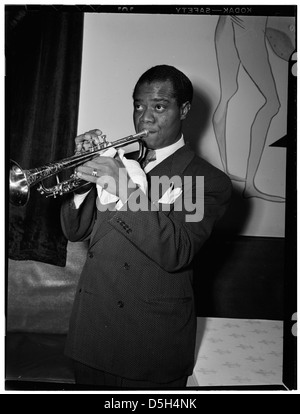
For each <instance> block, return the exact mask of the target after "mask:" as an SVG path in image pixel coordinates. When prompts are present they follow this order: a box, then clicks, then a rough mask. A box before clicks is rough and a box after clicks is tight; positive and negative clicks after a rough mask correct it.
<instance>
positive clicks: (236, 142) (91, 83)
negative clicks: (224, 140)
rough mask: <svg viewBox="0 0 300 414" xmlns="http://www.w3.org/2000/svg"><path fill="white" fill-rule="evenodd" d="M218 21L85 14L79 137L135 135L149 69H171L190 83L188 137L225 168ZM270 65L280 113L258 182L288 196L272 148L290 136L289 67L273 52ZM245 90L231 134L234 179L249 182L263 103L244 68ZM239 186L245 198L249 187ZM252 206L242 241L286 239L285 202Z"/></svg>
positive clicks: (279, 157) (281, 155) (236, 102)
mask: <svg viewBox="0 0 300 414" xmlns="http://www.w3.org/2000/svg"><path fill="white" fill-rule="evenodd" d="M217 22H218V16H195V15H187V16H177V15H159V14H157V15H156V14H149V15H120V14H102V13H101V14H98V13H95V14H93V13H88V14H86V15H85V25H84V46H83V65H82V83H81V96H80V110H79V124H78V133H83V132H85V131H87V130H90V129H94V128H100V129H101V130H102V131H103V132H104V133H105V134H106V135H107V137H108V140H110V141H114V140H115V139H118V138H121V137H123V136H125V135H128V134H131V133H133V132H134V129H133V122H132V99H131V96H132V90H133V87H134V85H135V83H136V81H137V79H138V77H139V76H140V75H141V74H142V73H143V72H144V71H145V70H146V69H148V68H149V67H151V66H154V65H156V64H162V63H166V64H170V65H174V66H176V67H177V68H179V69H180V70H182V71H183V72H185V73H186V74H187V75H188V76H189V78H190V79H191V81H192V83H193V85H194V88H195V91H196V102H195V105H194V106H195V108H194V109H193V112H192V113H191V117H190V119H189V120H188V121H186V122H189V123H190V127H187V131H188V134H189V135H191V136H192V135H193V136H192V138H193V141H195V139H197V140H198V144H197V147H198V150H199V152H200V154H201V156H203V158H206V159H207V160H208V161H210V162H211V163H212V164H214V165H215V166H217V167H219V168H222V164H221V160H220V155H219V151H218V146H217V143H216V138H215V134H214V130H213V126H212V114H213V112H214V110H215V108H216V106H217V104H218V101H219V96H220V85H219V77H218V66H217V60H216V51H215V44H214V34H215V29H216V25H217ZM270 62H271V64H272V68H273V74H274V78H275V81H276V83H277V85H278V95H279V98H280V101H281V108H280V112H279V113H278V114H277V115H276V117H274V119H273V121H272V124H271V127H270V129H269V133H268V137H267V145H266V148H265V151H264V153H263V157H262V162H261V165H260V167H259V171H258V173H257V181H258V184H259V185H260V186H261V187H262V188H263V190H264V191H265V192H268V193H270V194H276V195H279V196H281V197H284V196H285V157H286V151H285V149H283V148H272V147H269V145H270V144H271V143H273V142H275V141H276V140H278V139H280V138H281V137H282V136H284V135H285V134H286V114H287V75H288V73H287V62H286V61H284V60H282V59H280V58H278V57H277V56H276V55H275V54H274V53H272V51H271V50H270ZM257 64H258V65H259V62H257ZM239 84H240V90H239V93H238V94H237V95H236V96H235V97H234V99H233V100H232V102H231V104H232V106H231V108H230V112H229V115H228V125H227V134H228V136H229V137H230V140H229V152H230V153H229V161H230V165H231V167H232V170H233V172H234V173H235V174H238V175H241V176H243V175H244V174H245V169H246V163H247V157H248V150H249V145H250V143H249V139H250V138H249V137H250V127H251V123H252V122H253V117H254V116H255V112H256V110H257V107H258V108H259V107H260V106H261V104H262V102H263V99H262V96H261V95H260V93H259V91H258V90H257V88H256V87H255V85H254V84H253V82H252V81H251V79H250V78H249V77H248V76H247V74H246V72H245V71H244V70H243V69H242V70H241V71H240V73H239ZM132 149H133V146H130V147H129V148H127V150H132ZM234 186H235V188H236V190H237V192H240V196H241V197H242V190H243V184H242V183H234ZM249 203H251V209H250V210H251V214H250V215H249V217H248V219H247V222H246V224H245V226H244V227H243V231H242V234H244V235H254V236H278V237H283V236H284V215H285V203H274V202H269V201H265V200H262V199H259V198H252V199H250V200H249Z"/></svg>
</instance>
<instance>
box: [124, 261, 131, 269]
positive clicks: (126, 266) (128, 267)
mask: <svg viewBox="0 0 300 414" xmlns="http://www.w3.org/2000/svg"><path fill="white" fill-rule="evenodd" d="M123 268H124V269H125V270H129V269H130V265H129V264H128V263H127V262H126V263H124V266H123Z"/></svg>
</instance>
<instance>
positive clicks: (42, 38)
mask: <svg viewBox="0 0 300 414" xmlns="http://www.w3.org/2000/svg"><path fill="white" fill-rule="evenodd" d="M83 18H84V15H83V13H82V12H75V11H73V12H56V11H49V10H47V11H43V8H42V7H41V8H40V10H38V11H27V10H26V8H25V9H24V8H22V7H20V8H19V9H18V8H16V7H13V8H12V9H9V7H7V8H6V38H5V42H6V47H5V52H6V83H5V92H6V93H5V98H6V99H5V108H6V110H5V114H6V116H5V118H6V131H5V132H6V148H7V150H8V152H9V158H11V159H13V160H14V161H16V162H17V163H18V164H19V165H20V166H21V167H22V168H24V169H31V168H35V167H40V166H42V165H44V164H46V163H49V162H53V161H58V160H60V159H62V158H65V157H67V156H70V155H71V154H72V153H73V150H74V137H75V136H76V134H77V120H78V106H79V92H80V76H81V59H82V40H83ZM8 168H9V167H8ZM68 175H69V174H68ZM66 176H67V174H64V175H63V178H65V177H66ZM54 183H55V177H52V178H49V179H48V180H47V185H53V184H54ZM61 202H62V198H61V197H58V198H55V199H53V198H45V197H44V196H41V195H40V194H39V193H38V192H37V191H36V186H34V187H32V188H31V191H30V199H29V202H28V203H27V205H26V206H24V207H14V206H12V205H11V204H10V205H9V232H8V233H9V235H8V256H9V258H11V259H14V260H35V261H40V262H45V263H50V264H54V265H57V266H65V263H66V246H67V240H66V238H65V237H64V235H63V233H62V230H61V226H60V218H59V214H60V205H61Z"/></svg>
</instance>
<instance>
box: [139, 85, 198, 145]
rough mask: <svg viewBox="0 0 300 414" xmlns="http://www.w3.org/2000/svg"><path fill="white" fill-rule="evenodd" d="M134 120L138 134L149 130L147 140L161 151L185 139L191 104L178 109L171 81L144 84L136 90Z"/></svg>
mask: <svg viewBox="0 0 300 414" xmlns="http://www.w3.org/2000/svg"><path fill="white" fill-rule="evenodd" d="M133 99H134V112H133V120H134V126H135V129H136V131H137V132H141V131H142V130H143V129H147V130H148V131H149V135H148V136H147V137H146V138H144V142H145V144H146V146H147V147H148V148H152V149H158V148H163V147H166V146H168V145H171V144H173V143H174V142H176V141H178V139H179V138H180V136H181V122H182V120H183V119H185V117H186V115H187V113H188V111H189V109H190V104H189V102H186V103H185V104H183V105H182V106H181V107H179V106H178V104H177V102H176V99H175V98H174V90H173V85H172V83H171V82H170V81H168V80H167V81H165V82H162V81H155V82H151V83H147V82H146V83H142V84H141V85H140V86H139V87H138V88H137V90H136V92H135V95H134V97H133Z"/></svg>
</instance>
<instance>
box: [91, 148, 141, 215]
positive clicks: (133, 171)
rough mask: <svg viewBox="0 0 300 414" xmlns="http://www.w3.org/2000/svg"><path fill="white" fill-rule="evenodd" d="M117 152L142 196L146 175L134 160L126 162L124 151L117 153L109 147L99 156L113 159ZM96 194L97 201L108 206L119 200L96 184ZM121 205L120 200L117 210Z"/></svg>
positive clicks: (120, 150)
mask: <svg viewBox="0 0 300 414" xmlns="http://www.w3.org/2000/svg"><path fill="white" fill-rule="evenodd" d="M117 152H118V155H119V157H120V159H121V161H122V162H123V164H124V166H125V168H126V170H127V172H128V175H129V177H130V178H131V180H132V181H133V182H134V183H135V184H137V185H138V186H139V187H140V188H141V190H142V191H143V193H144V194H146V192H147V186H148V184H147V178H146V174H145V173H144V171H143V169H142V168H141V166H140V164H139V163H138V162H137V161H135V160H128V159H127V158H126V157H125V156H124V150H122V149H119V150H118V151H117V150H116V149H115V148H113V147H111V148H109V149H108V150H107V151H105V153H103V154H101V155H104V156H105V157H115V155H116V153H117ZM97 192H98V197H99V200H100V202H101V204H103V205H104V204H110V203H114V202H117V201H118V200H119V197H118V196H116V195H113V194H111V193H109V192H107V191H106V190H105V189H104V188H102V187H101V186H100V185H99V184H97ZM122 205H123V204H122V203H121V200H119V202H118V205H117V206H116V207H117V209H119V208H121V207H122Z"/></svg>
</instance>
